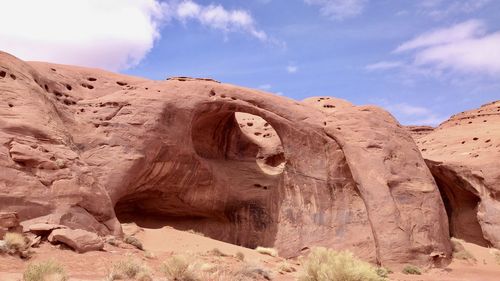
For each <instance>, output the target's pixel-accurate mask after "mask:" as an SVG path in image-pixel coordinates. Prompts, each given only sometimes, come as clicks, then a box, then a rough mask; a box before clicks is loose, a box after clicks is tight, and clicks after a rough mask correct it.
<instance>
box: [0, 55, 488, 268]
mask: <svg viewBox="0 0 500 281" xmlns="http://www.w3.org/2000/svg"><path fill="white" fill-rule="evenodd" d="M0 91H1V96H0V99H1V101H0V143H1V144H2V145H1V146H0V166H1V171H2V172H1V173H0V211H6V212H8V211H12V212H16V213H17V215H18V216H19V219H20V220H21V221H22V224H23V225H25V226H29V225H30V224H35V223H49V224H57V225H59V224H60V225H65V226H67V227H69V228H71V229H83V230H87V231H91V232H94V233H97V234H99V235H107V234H114V235H120V233H121V226H120V223H119V219H120V220H125V219H135V220H138V221H139V220H141V217H144V216H151V217H153V216H155V217H160V218H161V219H162V221H163V222H165V223H167V224H170V225H172V226H174V227H177V228H180V229H194V230H195V231H199V232H203V233H204V234H205V235H207V236H210V237H213V238H215V239H219V240H223V241H227V242H230V243H234V244H238V245H243V246H247V247H256V246H266V247H275V248H276V249H277V250H278V251H279V253H280V255H281V256H285V257H291V256H296V255H299V254H301V253H302V252H304V251H307V250H308V249H310V248H312V247H314V246H326V247H332V248H335V249H349V250H351V251H353V252H354V253H355V254H356V255H358V256H360V257H362V258H364V259H366V260H369V261H372V262H376V263H379V264H383V265H396V264H403V263H413V264H427V263H431V262H433V259H434V258H435V257H436V256H441V254H442V255H445V256H446V257H448V258H449V257H450V252H451V247H450V242H449V227H448V219H447V215H446V210H445V206H444V204H443V201H442V199H441V195H440V192H439V189H438V187H437V186H436V183H435V181H434V178H433V177H432V174H431V172H430V171H429V169H428V168H427V165H426V163H425V161H424V159H423V158H422V155H421V153H420V151H419V149H418V147H417V145H416V144H415V142H414V141H413V139H412V137H411V136H410V134H409V133H408V131H407V129H406V128H405V127H403V126H401V125H399V123H398V122H397V121H396V120H395V119H394V118H393V117H392V116H391V115H390V114H388V113H387V112H386V111H384V110H382V109H380V108H377V107H373V106H359V107H358V106H353V105H352V104H350V103H348V102H346V101H343V100H339V99H333V98H330V97H317V98H310V99H307V100H305V101H303V102H297V101H294V100H291V99H288V98H285V97H279V96H274V95H271V94H267V93H264V92H260V91H256V90H251V89H246V88H242V87H237V86H232V85H228V84H223V83H218V82H216V81H212V80H207V79H201V80H200V79H191V78H189V79H188V78H182V77H181V78H179V77H178V78H174V79H169V80H167V81H151V80H146V79H142V78H135V77H130V76H125V75H120V74H114V73H109V72H105V71H101V70H97V69H88V68H81V67H74V66H65V65H55V64H47V63H40V62H29V63H27V62H23V61H21V60H19V59H17V58H15V57H13V56H10V55H8V54H6V53H0ZM433 134H434V133H433ZM429 136H430V135H429ZM492 190H493V189H492ZM486 206H490V205H486ZM436 253H440V254H439V255H436Z"/></svg>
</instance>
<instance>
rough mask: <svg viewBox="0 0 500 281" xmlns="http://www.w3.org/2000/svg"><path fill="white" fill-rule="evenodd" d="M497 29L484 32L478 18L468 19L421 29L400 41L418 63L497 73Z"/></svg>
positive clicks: (499, 62)
mask: <svg viewBox="0 0 500 281" xmlns="http://www.w3.org/2000/svg"><path fill="white" fill-rule="evenodd" d="M499 46H500V31H498V32H494V33H489V34H488V33H487V32H486V29H485V25H484V23H483V22H481V21H477V20H471V21H467V22H463V23H460V24H457V25H455V26H451V27H448V28H442V29H438V30H434V31H432V32H428V33H424V34H422V35H420V36H417V37H415V38H414V39H412V40H410V41H407V42H405V43H403V44H401V45H400V46H399V47H398V48H397V49H396V50H395V52H396V53H401V52H409V53H410V54H411V55H412V57H413V61H414V65H415V66H417V67H424V68H430V69H433V70H438V71H442V70H451V71H457V72H462V73H484V74H489V75H499V74H500V48H499Z"/></svg>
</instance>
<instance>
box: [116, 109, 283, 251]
mask: <svg viewBox="0 0 500 281" xmlns="http://www.w3.org/2000/svg"><path fill="white" fill-rule="evenodd" d="M190 141H191V146H192V149H193V150H194V152H195V153H194V155H196V156H197V157H196V158H194V159H193V158H192V157H187V158H185V159H183V158H182V156H179V157H178V159H176V160H175V161H176V163H177V165H179V167H189V168H188V169H189V171H188V174H186V176H185V177H186V179H181V180H179V179H171V180H169V179H168V175H165V176H164V177H165V178H164V179H161V178H160V179H159V180H158V181H157V182H156V183H155V184H156V185H155V186H154V187H153V188H148V189H147V191H144V192H137V193H133V194H129V195H127V196H124V197H122V198H121V199H120V200H119V201H118V202H117V203H116V204H115V213H116V215H117V217H118V219H119V221H120V222H122V223H127V222H135V223H137V224H138V225H139V226H142V227H148V228H160V227H163V226H172V227H174V228H176V229H179V230H194V231H196V232H201V233H203V234H204V235H206V236H209V237H211V238H214V239H217V240H221V241H226V242H229V243H233V244H237V245H241V246H246V247H251V248H253V247H256V246H267V245H271V244H272V242H273V240H274V236H275V234H276V229H277V218H276V214H277V211H276V209H277V208H278V202H277V200H276V198H279V196H278V193H279V188H280V186H281V184H282V173H283V170H284V169H285V162H286V161H285V156H284V151H283V146H282V143H281V140H280V138H279V136H278V133H277V132H276V131H275V130H274V128H273V127H272V126H271V124H270V123H268V122H267V121H266V120H264V119H263V118H261V117H259V116H256V115H252V114H248V113H241V112H231V111H222V112H221V111H215V112H208V113H204V114H201V115H199V116H197V117H195V118H194V120H193V121H192V124H191V140H190ZM191 154H193V153H191ZM156 167H157V165H156V166H153V167H152V168H151V170H152V171H151V173H155V172H157V171H155V169H156V170H158V168H156ZM188 178H189V179H188ZM273 198H274V199H273Z"/></svg>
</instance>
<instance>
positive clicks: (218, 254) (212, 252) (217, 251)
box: [208, 248, 227, 257]
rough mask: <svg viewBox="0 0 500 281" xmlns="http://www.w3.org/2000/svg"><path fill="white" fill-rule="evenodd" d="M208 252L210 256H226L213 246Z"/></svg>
mask: <svg viewBox="0 0 500 281" xmlns="http://www.w3.org/2000/svg"><path fill="white" fill-rule="evenodd" d="M208 254H210V255H212V256H216V257H226V256H227V255H226V254H224V253H223V252H221V251H220V250H219V249H217V248H213V249H212V250H210V251H208Z"/></svg>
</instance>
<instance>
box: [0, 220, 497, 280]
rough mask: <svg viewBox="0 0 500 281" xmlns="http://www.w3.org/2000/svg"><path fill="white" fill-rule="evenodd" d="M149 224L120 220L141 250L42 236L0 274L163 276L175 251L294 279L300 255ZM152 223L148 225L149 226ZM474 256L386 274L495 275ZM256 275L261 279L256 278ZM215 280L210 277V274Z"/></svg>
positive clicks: (489, 261) (6, 259)
mask: <svg viewBox="0 0 500 281" xmlns="http://www.w3.org/2000/svg"><path fill="white" fill-rule="evenodd" d="M142 225H148V226H150V227H139V226H137V225H136V224H135V223H127V224H123V228H124V231H125V233H126V234H129V235H134V236H136V237H137V238H139V240H140V241H141V242H142V243H143V245H144V251H141V250H138V249H135V248H134V247H131V246H130V245H128V247H127V246H126V247H115V246H112V245H110V244H106V246H105V248H104V250H103V251H99V252H88V253H85V254H78V253H75V252H74V251H72V250H69V249H61V247H59V246H54V245H51V244H50V243H48V242H44V243H42V244H41V245H40V247H39V248H35V254H34V256H33V257H32V258H31V259H30V260H27V261H25V260H22V259H20V258H18V257H13V256H7V255H4V256H0V280H2V281H20V280H22V272H23V271H24V270H25V268H26V266H27V265H28V264H29V263H32V262H38V261H46V260H54V261H57V262H58V263H60V264H61V265H63V266H64V268H65V269H66V271H67V272H68V275H69V277H70V279H69V280H74V281H83V280H105V278H106V276H107V274H108V273H109V271H110V269H111V267H112V264H113V263H115V262H117V261H120V260H123V259H126V258H129V257H130V258H132V259H134V260H137V261H139V262H141V263H143V264H145V265H147V267H149V268H150V269H151V272H152V273H153V276H154V277H153V278H154V280H165V279H164V278H163V277H162V274H161V272H160V270H159V268H160V266H161V264H162V262H163V261H165V260H166V259H168V258H169V257H171V256H173V255H181V256H183V257H186V258H188V259H190V260H191V261H192V262H196V263H200V264H212V265H218V266H223V267H227V268H231V269H233V270H234V269H237V268H239V267H243V266H246V265H254V266H257V267H260V268H262V269H265V270H267V271H269V272H271V274H272V280H277V281H285V280H297V277H298V275H299V274H300V269H301V266H300V264H301V261H300V258H297V259H290V260H286V259H283V258H280V257H271V256H268V255H263V254H260V253H258V252H257V251H255V250H252V249H248V248H244V247H239V246H236V245H232V244H228V243H224V242H221V241H217V240H213V239H210V238H208V237H204V236H203V235H200V234H197V233H194V232H190V231H180V230H176V229H174V228H172V227H168V226H166V227H156V226H155V225H154V224H147V223H145V224H142ZM151 226H153V227H151ZM462 244H463V245H464V246H465V248H466V250H467V251H469V252H470V253H471V254H472V255H473V256H474V258H475V259H476V261H475V262H474V261H466V260H459V259H454V260H453V262H452V263H451V264H450V265H448V266H447V267H445V268H434V269H423V274H422V275H406V274H403V273H400V272H394V273H392V274H390V275H389V280H392V281H436V280H439V281H497V280H499V276H500V261H499V260H497V259H498V258H497V257H496V256H495V255H494V253H493V251H491V249H488V248H485V247H481V246H477V245H475V244H471V243H466V242H462ZM213 249H218V250H219V251H220V252H222V253H223V254H224V256H218V255H214V254H213V253H212V252H211V251H213ZM238 252H240V253H243V254H244V256H245V259H244V261H240V260H239V259H237V258H236V257H235V256H236V254H237V253H238ZM283 263H287V264H288V265H289V266H291V267H292V268H294V269H295V270H296V272H288V273H287V272H282V271H280V266H281V265H282V264H283ZM261 280H266V279H265V278H262V279H261ZM214 281H215V280H214Z"/></svg>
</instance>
